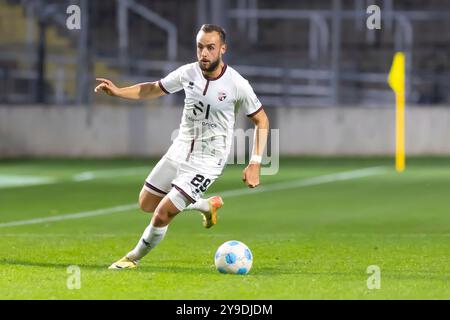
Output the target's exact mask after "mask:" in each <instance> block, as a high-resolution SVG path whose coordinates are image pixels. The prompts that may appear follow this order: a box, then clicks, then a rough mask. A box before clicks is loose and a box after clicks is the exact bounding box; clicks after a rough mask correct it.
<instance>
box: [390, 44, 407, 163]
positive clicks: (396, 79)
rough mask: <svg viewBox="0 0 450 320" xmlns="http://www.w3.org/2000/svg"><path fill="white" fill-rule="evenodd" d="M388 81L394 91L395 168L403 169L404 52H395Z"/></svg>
mask: <svg viewBox="0 0 450 320" xmlns="http://www.w3.org/2000/svg"><path fill="white" fill-rule="evenodd" d="M388 83H389V85H390V86H391V88H392V90H394V92H395V102H396V103H395V104H396V109H395V169H396V170H397V171H398V172H402V171H403V170H405V54H404V53H403V52H397V53H396V54H395V56H394V61H393V62H392V67H391V71H390V72H389V79H388Z"/></svg>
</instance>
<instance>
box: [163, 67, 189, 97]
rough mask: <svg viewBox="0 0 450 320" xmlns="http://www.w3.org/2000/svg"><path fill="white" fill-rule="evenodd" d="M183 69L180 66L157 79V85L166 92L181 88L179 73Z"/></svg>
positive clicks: (173, 91) (180, 73)
mask: <svg viewBox="0 0 450 320" xmlns="http://www.w3.org/2000/svg"><path fill="white" fill-rule="evenodd" d="M182 72H183V69H182V68H181V67H180V68H178V69H176V70H174V71H172V72H171V73H169V74H168V75H167V76H165V77H164V78H162V79H161V80H159V81H158V84H159V87H160V88H161V90H162V91H164V92H165V93H167V94H170V93H175V92H177V91H180V90H182V89H183V83H182V82H181V75H182Z"/></svg>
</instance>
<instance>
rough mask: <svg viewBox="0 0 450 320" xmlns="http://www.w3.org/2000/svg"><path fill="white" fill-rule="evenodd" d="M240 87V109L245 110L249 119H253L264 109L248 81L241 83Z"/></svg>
mask: <svg viewBox="0 0 450 320" xmlns="http://www.w3.org/2000/svg"><path fill="white" fill-rule="evenodd" d="M239 87H240V88H239V92H240V97H239V103H240V108H241V109H242V110H244V112H245V114H246V115H247V116H248V117H251V116H253V115H255V114H257V113H258V112H259V111H261V110H262V108H263V107H262V104H261V102H260V101H259V99H258V97H257V96H256V94H255V92H254V91H253V88H252V87H251V86H250V83H248V81H247V80H245V79H243V81H241V82H240V84H239Z"/></svg>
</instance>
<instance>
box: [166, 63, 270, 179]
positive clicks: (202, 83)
mask: <svg viewBox="0 0 450 320" xmlns="http://www.w3.org/2000/svg"><path fill="white" fill-rule="evenodd" d="M158 83H159V86H160V87H161V89H162V90H163V91H164V92H166V93H168V94H169V93H175V92H177V91H180V90H182V89H184V92H185V95H186V98H185V100H184V110H183V116H182V120H181V124H180V131H179V134H178V136H177V138H176V139H175V140H174V142H173V144H172V146H171V147H170V148H169V150H168V151H167V153H166V157H167V158H169V159H172V160H175V161H179V162H181V161H186V162H187V164H188V165H190V167H192V168H193V169H194V170H195V168H197V169H199V168H202V170H207V171H209V172H210V173H211V174H220V173H221V171H222V169H223V167H224V166H225V163H226V161H227V158H228V154H229V152H230V149H231V143H232V139H233V130H234V124H235V118H236V114H237V112H238V111H239V109H243V111H244V112H245V114H246V115H247V116H252V115H254V114H256V113H257V112H259V111H260V110H261V109H262V105H261V103H260V102H259V100H258V98H257V97H256V95H255V93H254V92H253V89H252V87H251V86H250V84H249V83H248V81H247V80H246V79H244V78H243V77H242V76H241V75H240V74H239V73H238V72H237V71H236V70H234V69H233V68H231V67H230V66H227V65H224V67H223V69H222V72H221V73H220V75H219V76H218V77H217V78H206V77H205V76H204V75H203V73H202V70H201V69H200V66H199V64H198V63H197V62H195V63H191V64H186V65H184V66H181V67H180V68H178V69H176V70H175V71H173V72H171V73H170V74H169V75H167V76H166V77H165V78H163V79H161V80H160V81H159V82H158Z"/></svg>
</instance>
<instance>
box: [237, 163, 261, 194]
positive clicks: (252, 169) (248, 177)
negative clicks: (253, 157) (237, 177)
mask: <svg viewBox="0 0 450 320" xmlns="http://www.w3.org/2000/svg"><path fill="white" fill-rule="evenodd" d="M260 168H261V165H260V164H259V163H250V164H249V165H248V166H247V167H246V168H245V169H244V171H243V172H242V181H244V182H245V184H246V185H247V186H248V187H249V188H255V187H257V186H258V185H259V170H260Z"/></svg>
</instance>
